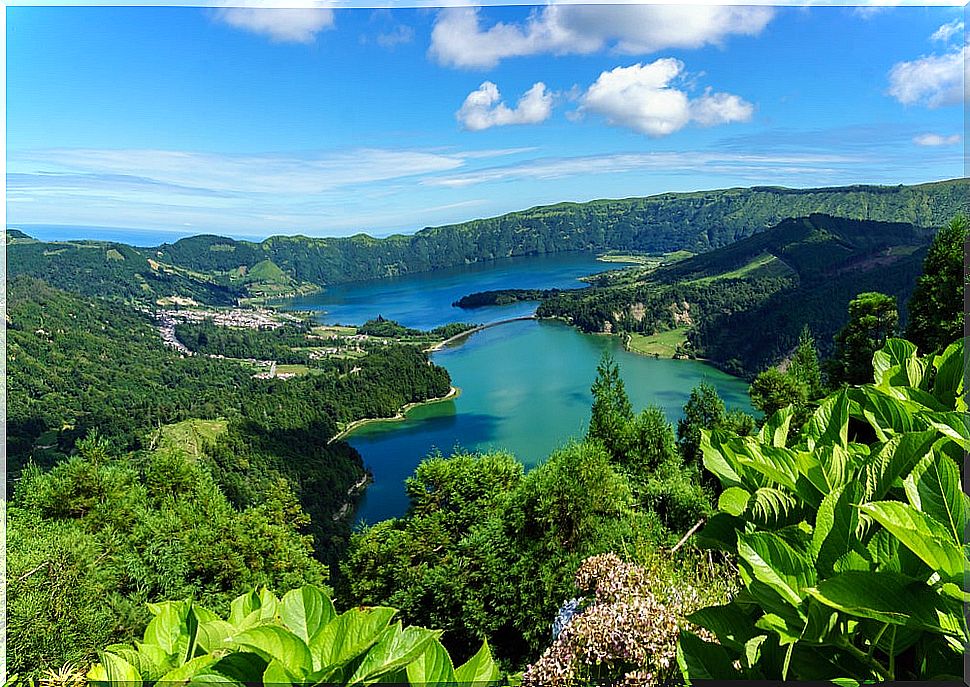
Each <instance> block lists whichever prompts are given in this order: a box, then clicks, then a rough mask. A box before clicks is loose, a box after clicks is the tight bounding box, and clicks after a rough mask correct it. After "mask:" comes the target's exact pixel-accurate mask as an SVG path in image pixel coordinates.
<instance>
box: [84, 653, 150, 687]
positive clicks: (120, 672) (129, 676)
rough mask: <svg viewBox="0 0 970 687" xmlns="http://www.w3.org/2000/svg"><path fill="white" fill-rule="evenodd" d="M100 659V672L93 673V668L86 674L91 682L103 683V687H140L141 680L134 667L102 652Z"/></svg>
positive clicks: (110, 654)
mask: <svg viewBox="0 0 970 687" xmlns="http://www.w3.org/2000/svg"><path fill="white" fill-rule="evenodd" d="M99 657H100V658H101V670H100V671H95V670H94V669H93V668H92V670H91V671H90V672H89V673H88V676H89V679H90V680H91V682H93V683H95V684H97V683H98V682H103V683H105V687H141V684H142V679H141V675H139V674H138V670H137V669H136V668H135V666H133V665H131V664H130V663H128V661H126V660H125V659H123V658H121V657H120V656H117V655H115V654H112V653H111V652H108V651H103V652H101V653H100V654H99Z"/></svg>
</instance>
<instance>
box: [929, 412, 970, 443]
mask: <svg viewBox="0 0 970 687" xmlns="http://www.w3.org/2000/svg"><path fill="white" fill-rule="evenodd" d="M926 419H927V420H929V421H930V424H931V425H933V426H934V427H935V428H936V429H938V430H939V431H940V432H942V433H943V435H944V436H946V437H947V438H949V439H952V440H953V441H955V442H956V443H957V445H958V446H959V447H960V448H962V449H963V450H964V451H970V414H968V413H957V412H949V413H927V415H926Z"/></svg>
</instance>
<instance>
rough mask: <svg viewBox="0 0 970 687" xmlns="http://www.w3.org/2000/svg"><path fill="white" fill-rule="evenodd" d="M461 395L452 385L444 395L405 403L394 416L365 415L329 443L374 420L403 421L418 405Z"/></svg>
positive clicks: (329, 442)
mask: <svg viewBox="0 0 970 687" xmlns="http://www.w3.org/2000/svg"><path fill="white" fill-rule="evenodd" d="M459 396H461V389H459V388H458V387H457V386H452V387H451V388H450V390H449V391H448V393H447V394H445V395H444V396H438V397H437V398H429V399H428V400H427V401H417V402H415V403H408V404H406V405H404V407H402V408H401V409H400V410H398V411H397V414H396V415H393V416H392V417H365V418H361V419H360V420H354V421H353V422H351V423H350V424H349V425H347V426H346V427H344V428H343V429H342V430H340V431H339V432H338V433H337V434H335V435H334V436H333V437H331V439H330V441H328V442H327V444H328V445H329V444H332V443H333V442H335V441H341V440H342V439H345V438H347V437H348V436H350V435H351V434H353V433H354V432H355V431H356V430H358V429H360V428H361V427H363V426H364V425H367V424H370V423H372V422H401V421H402V420H406V419H407V414H408V411H410V410H413V409H414V408H417V407H418V406H424V405H431V404H433V403H441V402H443V401H451V400H454V399H456V398H458V397H459Z"/></svg>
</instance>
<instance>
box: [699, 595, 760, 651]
mask: <svg viewBox="0 0 970 687" xmlns="http://www.w3.org/2000/svg"><path fill="white" fill-rule="evenodd" d="M687 620H689V621H690V622H692V623H693V624H694V625H697V626H698V627H703V628H705V629H707V630H710V631H711V632H713V633H714V635H715V636H716V637H717V641H718V642H720V643H721V644H723V645H724V646H726V647H728V648H729V649H733V650H735V651H738V652H740V651H742V650H743V649H744V645H745V642H747V641H748V640H749V639H751V638H752V637H754V636H755V635H756V634H758V632H757V630H756V629H755V626H754V621H753V619H752V618H751V617H750V616H748V614H746V613H745V612H744V611H742V610H741V608H740V607H739V606H738V604H736V603H729V604H724V605H723V606H708V607H707V608H702V609H700V610H698V611H694V612H693V613H691V614H690V615H689V616H687Z"/></svg>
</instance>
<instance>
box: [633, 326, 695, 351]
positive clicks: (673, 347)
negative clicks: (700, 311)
mask: <svg viewBox="0 0 970 687" xmlns="http://www.w3.org/2000/svg"><path fill="white" fill-rule="evenodd" d="M629 336H630V338H629V341H628V342H627V349H629V350H631V351H633V352H634V353H640V354H641V355H655V356H660V357H661V358H673V357H674V353H676V352H677V347H678V346H681V345H683V344H685V343H687V328H686V327H678V328H677V329H669V330H667V331H665V332H660V333H659V334H652V335H650V336H645V335H643V334H630V335H629Z"/></svg>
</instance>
